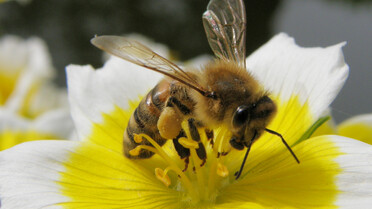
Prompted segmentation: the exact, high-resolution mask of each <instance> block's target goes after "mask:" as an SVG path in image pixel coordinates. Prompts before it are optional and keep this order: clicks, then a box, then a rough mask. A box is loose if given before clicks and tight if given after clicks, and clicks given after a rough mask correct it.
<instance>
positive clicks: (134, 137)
mask: <svg viewBox="0 0 372 209" xmlns="http://www.w3.org/2000/svg"><path fill="white" fill-rule="evenodd" d="M133 139H134V141H135V142H136V143H141V142H142V141H143V139H142V136H140V135H139V134H134V136H133Z"/></svg>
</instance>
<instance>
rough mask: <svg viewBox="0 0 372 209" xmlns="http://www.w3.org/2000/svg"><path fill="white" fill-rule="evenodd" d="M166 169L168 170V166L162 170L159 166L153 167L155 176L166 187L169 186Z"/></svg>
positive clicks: (169, 181)
mask: <svg viewBox="0 0 372 209" xmlns="http://www.w3.org/2000/svg"><path fill="white" fill-rule="evenodd" d="M168 170H169V169H168V168H166V169H165V170H164V171H163V170H162V169H161V168H155V176H156V178H157V179H159V180H160V181H161V182H163V184H164V185H165V186H166V187H169V185H170V184H171V180H170V178H169V176H168V175H167V173H168Z"/></svg>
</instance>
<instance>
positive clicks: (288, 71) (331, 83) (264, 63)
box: [247, 33, 348, 118]
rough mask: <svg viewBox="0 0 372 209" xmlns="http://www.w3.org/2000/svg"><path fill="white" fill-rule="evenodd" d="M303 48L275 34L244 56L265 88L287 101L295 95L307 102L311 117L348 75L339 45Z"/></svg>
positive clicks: (334, 92)
mask: <svg viewBox="0 0 372 209" xmlns="http://www.w3.org/2000/svg"><path fill="white" fill-rule="evenodd" d="M344 45H345V43H340V44H337V45H334V46H330V47H326V48H321V47H313V48H303V47H299V46H297V45H296V44H295V42H294V39H293V38H291V37H289V36H288V35H286V34H283V33H282V34H279V35H277V36H275V37H274V38H272V39H271V40H270V41H269V42H268V43H266V44H265V45H263V46H262V47H261V48H259V49H258V50H257V51H256V52H254V53H253V54H252V55H251V56H249V57H248V59H247V69H248V70H249V71H251V72H252V74H253V75H254V76H255V77H256V78H257V79H258V80H259V81H261V83H262V85H263V86H264V88H265V89H267V90H269V91H270V92H271V93H272V94H274V95H276V96H279V97H280V98H281V99H282V100H283V101H287V100H288V99H289V98H290V97H291V96H294V95H297V96H299V98H300V100H301V102H303V103H304V102H308V104H309V107H310V111H311V112H312V113H313V114H314V116H315V118H317V117H319V115H320V114H321V113H322V112H323V111H324V110H325V109H326V108H327V107H328V106H329V104H330V103H331V102H332V101H333V99H334V98H335V96H336V95H337V94H338V92H339V90H340V89H341V87H342V85H343V84H344V82H345V80H346V78H347V76H348V66H347V65H346V63H345V62H344V58H343V53H342V47H343V46H344Z"/></svg>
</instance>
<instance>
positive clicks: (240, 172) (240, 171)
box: [235, 131, 257, 180]
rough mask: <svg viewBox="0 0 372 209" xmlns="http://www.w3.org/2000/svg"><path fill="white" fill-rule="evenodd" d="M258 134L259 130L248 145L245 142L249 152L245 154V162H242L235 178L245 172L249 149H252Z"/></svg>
mask: <svg viewBox="0 0 372 209" xmlns="http://www.w3.org/2000/svg"><path fill="white" fill-rule="evenodd" d="M256 136H257V131H255V132H254V135H253V137H252V139H251V141H249V144H248V145H247V144H245V145H246V146H247V152H246V153H245V155H244V158H243V162H242V165H241V166H240V169H239V171H237V172H236V173H235V180H237V179H238V178H239V177H240V175H241V174H242V172H243V168H244V164H245V161H246V160H247V157H248V154H249V151H250V150H251V147H252V144H253V141H254V138H256Z"/></svg>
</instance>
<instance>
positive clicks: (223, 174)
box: [217, 163, 229, 177]
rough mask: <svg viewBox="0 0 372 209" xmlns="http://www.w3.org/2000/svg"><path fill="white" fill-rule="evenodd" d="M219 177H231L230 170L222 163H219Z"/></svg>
mask: <svg viewBox="0 0 372 209" xmlns="http://www.w3.org/2000/svg"><path fill="white" fill-rule="evenodd" d="M217 175H219V176H221V177H227V176H228V175H229V170H228V169H227V167H226V166H225V165H223V164H222V163H217Z"/></svg>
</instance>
